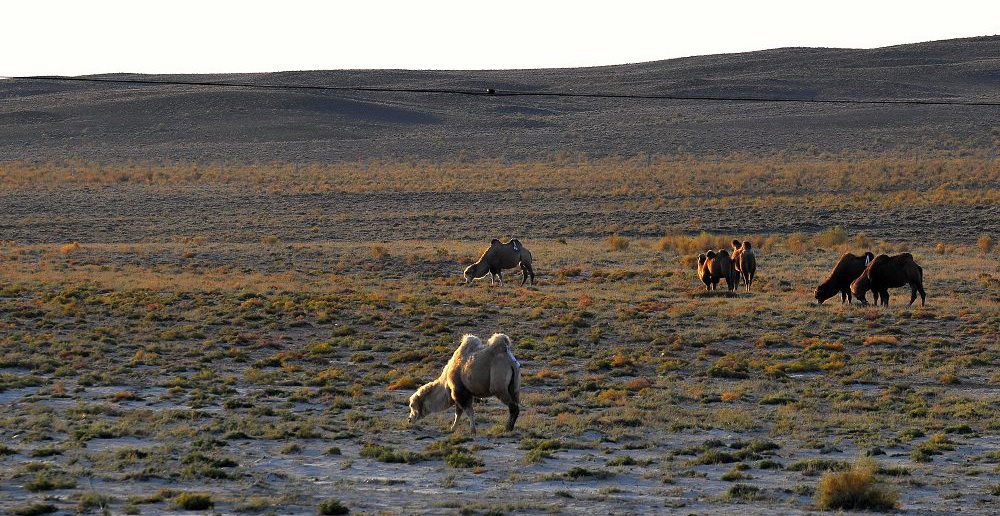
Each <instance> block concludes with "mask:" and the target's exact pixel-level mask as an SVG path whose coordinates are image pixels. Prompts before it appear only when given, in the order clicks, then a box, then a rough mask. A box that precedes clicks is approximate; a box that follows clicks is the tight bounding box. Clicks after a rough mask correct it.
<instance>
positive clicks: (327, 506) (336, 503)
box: [316, 498, 351, 516]
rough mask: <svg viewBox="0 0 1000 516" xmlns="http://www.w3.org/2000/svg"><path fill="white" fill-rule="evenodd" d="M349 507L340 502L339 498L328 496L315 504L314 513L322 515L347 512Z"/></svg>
mask: <svg viewBox="0 0 1000 516" xmlns="http://www.w3.org/2000/svg"><path fill="white" fill-rule="evenodd" d="M350 512H351V510H350V509H348V508H347V506H346V505H344V504H342V503H341V502H340V500H337V499H336V498H330V499H328V500H323V501H322V502H320V503H319V505H317V506H316V513H317V514H322V515H324V516H325V515H332V514H349V513H350Z"/></svg>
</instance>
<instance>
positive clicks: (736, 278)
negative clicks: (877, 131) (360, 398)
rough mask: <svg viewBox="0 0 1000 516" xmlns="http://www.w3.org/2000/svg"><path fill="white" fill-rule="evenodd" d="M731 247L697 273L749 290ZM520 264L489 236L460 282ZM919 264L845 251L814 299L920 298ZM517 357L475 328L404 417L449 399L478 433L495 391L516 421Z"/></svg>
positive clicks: (512, 245)
mask: <svg viewBox="0 0 1000 516" xmlns="http://www.w3.org/2000/svg"><path fill="white" fill-rule="evenodd" d="M732 246H733V251H732V255H730V254H729V252H727V251H726V250H725V249H720V250H719V251H718V252H716V251H712V250H709V251H708V252H706V253H704V254H701V255H699V256H698V278H699V279H700V280H701V281H702V282H703V283H704V284H705V288H706V289H708V290H715V288H716V287H717V286H718V284H719V282H720V281H722V280H725V281H726V286H727V288H728V289H729V291H730V292H732V291H735V290H736V289H737V288H738V287H739V284H740V281H741V280H742V281H743V283H744V285H746V290H747V292H749V291H750V287H751V285H753V280H754V276H756V274H757V259H756V257H755V255H754V252H753V247H752V246H751V244H750V242H748V241H744V242H740V241H739V240H733V242H732ZM515 267H519V268H520V269H521V274H522V278H521V285H524V283H525V282H526V281H527V280H528V278H529V277H530V278H531V284H532V285H534V284H535V272H534V269H532V266H531V252H529V251H528V250H527V249H526V248H525V247H524V245H522V244H521V242H520V241H518V240H517V239H512V240H510V241H509V242H507V243H502V242H500V240H497V239H493V241H492V242H490V247H489V248H488V249H487V250H486V251H485V252H483V254H482V256H480V258H479V260H478V261H476V263H473V264H472V265H469V266H468V267H466V269H465V273H464V275H465V283H470V282H471V281H472V280H474V279H477V278H482V277H484V276H486V275H487V274H489V275H490V281H491V283H492V282H494V281H499V282H500V284H503V271H504V270H505V269H513V268H515ZM923 277H924V271H923V269H922V268H921V267H920V266H919V265H917V263H916V261H914V259H913V255H911V254H910V253H902V254H898V255H896V256H889V255H885V254H881V255H878V256H875V255H874V254H872V253H871V252H865V253H864V254H862V255H861V256H856V255H854V254H851V253H845V254H844V255H843V256H842V257H841V258H840V261H838V262H837V264H836V265H835V266H834V267H833V270H832V271H831V272H830V276H829V277H827V279H826V280H825V281H823V283H821V284H820V285H819V286H818V287H816V291H815V295H816V301H817V302H818V303H819V304H823V302H824V301H826V300H827V299H829V298H831V297H833V296H835V295H837V294H838V293H839V294H840V300H841V303H842V304H843V303H845V302H846V303H848V304H850V303H851V300H852V296H853V297H856V298H857V299H858V301H859V302H860V303H862V304H868V300H867V299H866V294H867V292H868V291H871V292H872V296H873V297H874V299H875V304H876V305H878V304H882V305H884V306H889V289H890V288H896V287H902V286H904V285H909V286H910V290H911V293H910V304H911V305H912V304H913V302H914V301H915V300H916V299H917V294H918V293H919V294H920V304H921V305H923V304H924V302H925V300H926V293H925V292H924V284H923ZM520 388H521V364H520V363H519V362H518V361H517V359H516V358H514V351H513V343H512V342H511V339H510V337H508V336H507V335H504V334H502V333H496V334H494V335H493V336H492V337H490V339H489V340H488V341H487V342H486V344H483V342H482V341H481V340H480V339H479V337H477V336H475V335H465V336H463V337H462V342H461V344H460V345H459V346H458V349H456V350H455V352H454V353H453V354H452V356H451V359H450V360H448V363H447V365H445V367H444V369H443V370H442V371H441V374H440V376H438V378H437V379H435V380H434V381H432V382H430V383H427V384H425V385H423V386H421V387H420V388H419V389H417V391H416V392H415V393H413V395H412V396H410V416H409V421H411V422H412V421H416V420H418V419H421V418H423V417H424V416H427V415H429V414H433V413H436V412H441V411H444V410H447V409H448V408H450V407H452V406H454V407H455V420H454V422H453V423H452V425H451V428H452V430H454V429H455V428H456V426H457V425H458V421H459V419H460V418H461V417H462V414H466V415H467V417H468V419H469V426H470V428H471V430H472V434H473V435H475V433H476V421H475V413H474V410H473V402H474V401H475V400H476V399H477V398H488V397H491V396H493V397H496V398H497V399H499V400H500V401H502V402H503V403H504V404H506V405H507V409H508V411H509V416H508V418H507V430H510V429H512V428H514V423H515V422H516V421H517V416H518V414H519V413H520Z"/></svg>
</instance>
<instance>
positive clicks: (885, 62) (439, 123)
mask: <svg viewBox="0 0 1000 516" xmlns="http://www.w3.org/2000/svg"><path fill="white" fill-rule="evenodd" d="M102 77H130V78H131V77H141V78H150V79H157V80H164V79H177V80H186V81H191V80H212V81H238V82H255V81H256V82H262V83H272V84H273V83H278V84H280V83H287V84H310V85H337V86H346V85H355V86H380V87H420V88H487V87H492V88H498V89H509V90H528V91H573V92H610V93H639V94H674V95H712V96H780V97H793V98H804V99H809V98H851V99H889V98H892V99H935V100H965V101H969V100H975V101H983V100H985V101H1000V37H998V36H992V37H981V38H970V39H959V40H948V41H935V42H928V43H919V44H911V45H900V46H893V47H886V48H878V49H871V50H850V49H827V48H783V49H775V50H767V51H760V52H750V53H742V54H725V55H710V56H699V57H690V58H683V59H672V60H667V61H657V62H650V63H639V64H629V65H619V66H605V67H595V68H576V69H546V70H495V71H406V70H335V71H309V72H281V73H269V74H226V75H198V76H191V75H174V76H170V75H156V76H136V75H127V74H120V75H108V76H102ZM998 138H1000V107H963V106H915V105H894V106H871V105H829V104H799V103H781V104H747V103H738V102H705V101H666V100H645V101H638V100H622V99H573V98H549V97H527V98H525V97H521V98H509V97H508V98H502V97H468V96H458V95H433V94H394V95H389V94H383V93H339V92H310V91H286V90H253V89H238V88H224V87H223V88H219V87H214V88H210V87H202V86H158V85H121V84H92V83H53V82H38V81H23V80H8V81H0V159H49V158H62V157H82V158H87V159H99V160H110V161H115V160H125V159H136V160H192V159H198V160H200V159H208V160H219V159H226V160H237V161H268V160H281V161H298V160H306V161H314V160H323V161H326V160H343V159H348V160H354V159H367V158H374V157H382V158H398V157H411V156H418V157H427V158H432V159H436V158H444V157H450V156H453V155H455V154H457V153H460V152H464V153H466V154H468V155H470V156H483V157H505V158H509V159H520V158H544V157H548V156H551V155H553V154H555V153H559V152H567V151H568V152H573V153H584V154H587V155H590V156H606V155H635V154H642V153H674V152H678V151H682V152H694V153H728V152H750V153H765V152H771V151H775V150H792V151H804V152H815V151H818V150H828V151H886V150H905V151H908V150H932V149H941V148H943V149H962V148H989V147H991V146H994V145H995V142H996V140H997V139H998Z"/></svg>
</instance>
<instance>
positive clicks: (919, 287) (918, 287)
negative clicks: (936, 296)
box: [917, 283, 927, 306]
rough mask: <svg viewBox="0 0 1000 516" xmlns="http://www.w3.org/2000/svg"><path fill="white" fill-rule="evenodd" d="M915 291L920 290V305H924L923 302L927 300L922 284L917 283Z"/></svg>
mask: <svg viewBox="0 0 1000 516" xmlns="http://www.w3.org/2000/svg"><path fill="white" fill-rule="evenodd" d="M917 292H920V306H924V303H926V302H927V293H926V292H924V286H923V285H921V284H919V283H918V284H917Z"/></svg>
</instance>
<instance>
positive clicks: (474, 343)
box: [455, 334, 483, 359]
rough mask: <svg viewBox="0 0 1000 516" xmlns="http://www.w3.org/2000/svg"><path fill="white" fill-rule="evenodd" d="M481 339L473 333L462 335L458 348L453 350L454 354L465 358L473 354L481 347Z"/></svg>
mask: <svg viewBox="0 0 1000 516" xmlns="http://www.w3.org/2000/svg"><path fill="white" fill-rule="evenodd" d="M482 347H483V341H481V340H479V337H477V336H475V335H469V334H466V335H462V343H461V344H459V345H458V349H456V350H455V355H456V356H458V357H459V358H462V359H464V358H467V357H469V356H472V355H474V354H475V353H476V352H477V351H479V350H480V349H482Z"/></svg>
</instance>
